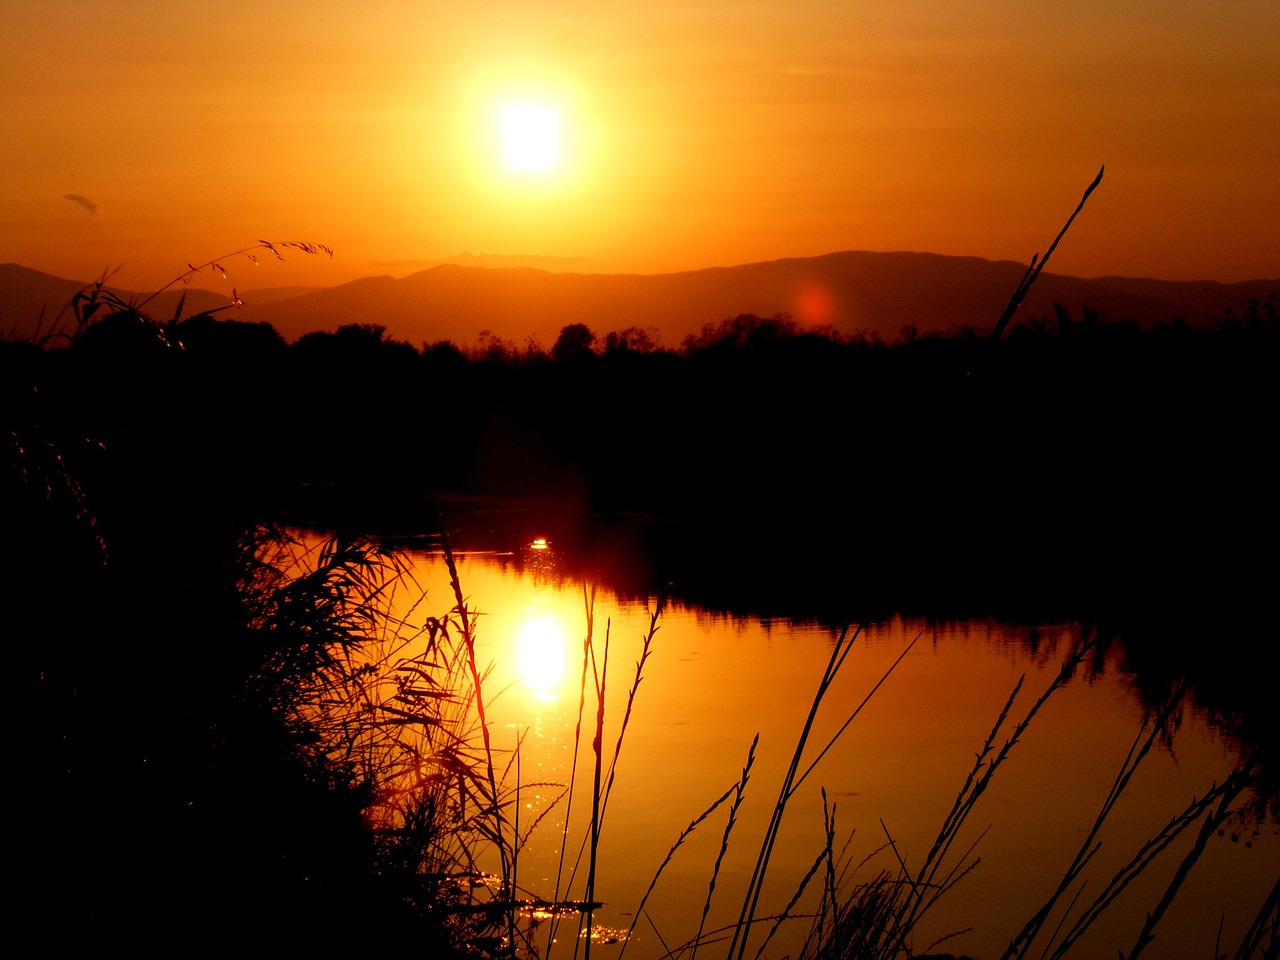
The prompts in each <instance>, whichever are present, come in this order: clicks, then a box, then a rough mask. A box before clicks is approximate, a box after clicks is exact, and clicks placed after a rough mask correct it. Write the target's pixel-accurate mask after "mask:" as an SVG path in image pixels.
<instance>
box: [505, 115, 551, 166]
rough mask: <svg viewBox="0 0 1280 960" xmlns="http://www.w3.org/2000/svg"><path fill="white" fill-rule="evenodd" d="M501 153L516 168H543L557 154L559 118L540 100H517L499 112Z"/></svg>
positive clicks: (549, 164) (549, 163) (548, 164)
mask: <svg viewBox="0 0 1280 960" xmlns="http://www.w3.org/2000/svg"><path fill="white" fill-rule="evenodd" d="M501 125H502V153H503V156H504V157H506V160H507V164H508V165H509V166H511V167H513V168H515V169H516V170H547V169H550V168H551V167H553V166H554V165H555V163H556V160H557V159H559V156H560V118H559V117H558V116H557V115H556V112H555V111H554V110H552V109H551V108H550V107H548V106H544V105H543V104H540V103H518V104H513V105H512V106H509V107H507V109H506V110H504V111H503V113H502V120H501Z"/></svg>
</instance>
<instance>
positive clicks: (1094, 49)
mask: <svg viewBox="0 0 1280 960" xmlns="http://www.w3.org/2000/svg"><path fill="white" fill-rule="evenodd" d="M1276 37H1280V3H1277V2H1275V0H1241V2H1237V3H1231V4H1223V3H1220V2H1213V0H1166V2H1161V3H1157V2H1154V0H1127V2H1125V3H1120V4H1116V3H1113V2H1106V3H1104V2H1101V0H1098V2H1094V0H1083V2H1078V3H1072V4H1030V3H1025V2H1018V3H1015V2H1012V0H967V2H965V3H962V4H961V3H943V2H925V0H859V2H857V3H849V2H845V0H799V2H797V0H790V2H739V3H709V2H697V0H681V2H679V3H674V2H669V0H654V2H650V3H647V4H634V3H621V2H613V0H596V2H593V3H591V4H586V3H563V2H548V0H542V2H538V3H504V2H500V0H497V2H487V3H478V4H469V5H465V6H464V5H461V4H457V3H433V2H424V0H371V2H368V3H359V4H355V3H336V2H329V0H309V2H305V3H302V2H278V0H250V2H246V0H224V2H222V3H218V4H213V5H209V4H193V3H172V2H166V0H161V2H152V0H116V2H111V3H106V2H98V0H4V2H3V3H2V4H0V104H2V107H0V110H2V114H0V115H2V116H3V120H4V127H5V136H4V137H3V138H2V139H0V170H3V177H0V261H14V262H18V263H22V264H24V265H26V266H30V267H35V268H37V269H41V270H46V271H48V272H51V273H55V274H59V275H62V276H66V277H71V278H73V279H93V278H94V277H96V276H98V275H99V274H101V273H102V271H103V270H104V269H105V268H108V267H116V266H121V267H122V269H121V270H120V272H119V273H118V274H117V275H116V280H117V282H118V283H119V284H120V285H122V286H126V287H131V288H135V289H144V290H145V289H151V288H152V287H154V286H157V285H160V284H163V283H164V282H166V281H167V280H169V279H171V278H173V277H174V276H175V275H176V274H177V273H178V272H179V271H180V270H181V269H182V267H183V265H184V264H185V263H187V262H188V261H195V262H197V263H199V262H201V261H203V260H207V259H209V258H212V257H216V256H220V255H222V254H225V253H227V252H229V251H232V250H235V249H237V248H240V247H243V246H245V245H247V244H251V243H253V242H254V241H255V240H258V239H270V240H307V241H313V242H317V243H323V244H326V245H328V246H330V247H332V248H333V249H334V251H335V257H334V259H333V260H332V261H328V260H327V259H313V258H309V257H305V256H301V255H299V256H298V257H291V258H290V260H289V262H288V263H285V264H279V263H271V264H267V263H264V264H263V266H261V267H258V268H253V267H252V266H251V265H250V264H248V262H247V261H244V263H243V264H240V265H239V266H237V265H236V264H234V263H228V264H227V266H228V268H229V269H230V270H232V272H233V273H234V274H235V276H233V280H234V281H235V282H236V283H237V284H238V285H239V287H240V288H241V289H251V288H253V287H261V286H277V285H283V284H291V283H306V284H330V283H339V282H344V281H346V280H349V279H353V278H355V277H358V276H363V275H367V274H377V273H390V274H393V275H396V276H400V275H404V274H407V273H409V272H412V271H413V270H415V269H418V268H419V267H421V266H422V265H423V264H424V262H426V261H430V260H434V259H437V258H442V257H447V256H450V255H452V254H455V253H458V252H460V251H462V250H471V251H475V252H480V251H486V252H494V253H504V254H513V253H519V254H547V255H555V256H572V257H583V258H586V263H585V264H584V265H583V266H582V269H588V270H598V271H624V272H643V273H649V272H661V271H668V270H683V269H694V268H699V267H705V266H716V265H728V264H735V263H743V262H750V261H756V260H768V259H775V258H778V257H786V256H807V255H812V254H819V253H826V252H830V251H834V250H844V249H868V250H924V251H931V252H937V253H946V254H963V255H976V256H982V257H988V258H992V259H1013V260H1019V261H1023V262H1025V261H1026V260H1027V258H1028V257H1029V256H1030V255H1031V254H1032V253H1033V252H1035V251H1043V250H1044V249H1045V247H1046V246H1047V244H1048V243H1049V241H1050V240H1052V238H1053V236H1054V234H1055V233H1056V232H1057V230H1058V229H1059V228H1060V226H1061V225H1062V223H1063V222H1064V220H1065V219H1066V217H1067V215H1068V214H1069V213H1070V212H1071V210H1072V209H1073V208H1074V206H1075V204H1076V202H1077V201H1078V200H1079V197H1080V194H1081V192H1082V191H1083V189H1084V187H1085V186H1087V184H1088V183H1089V181H1090V180H1091V179H1092V178H1093V176H1094V174H1095V173H1096V172H1097V170H1098V167H1099V166H1100V165H1102V164H1104V163H1105V164H1106V169H1107V172H1106V177H1105V179H1104V180H1103V183H1102V185H1101V187H1100V188H1099V190H1098V191H1097V192H1096V193H1095V194H1094V195H1093V197H1092V198H1091V199H1090V201H1089V205H1088V206H1087V207H1086V208H1085V211H1084V213H1083V214H1082V216H1081V217H1080V219H1079V220H1078V221H1077V223H1076V224H1075V226H1074V227H1073V228H1072V230H1071V232H1070V233H1069V234H1068V237H1067V239H1066V240H1065V241H1064V242H1063V245H1062V246H1061V247H1060V248H1059V249H1058V251H1057V252H1056V253H1055V254H1054V259H1053V261H1052V268H1051V269H1052V270H1053V271H1055V272H1059V273H1069V274H1075V275H1079V276H1100V275H1105V274H1120V275H1127V276H1151V277H1161V278H1169V279H1216V280H1222V281H1232V280H1241V279H1247V278H1257V277H1275V276H1278V275H1280V57H1276V56H1275V46H1274V45H1275V38H1276ZM513 100H532V101H538V102H542V103H545V104H547V105H549V106H553V107H554V108H556V109H557V110H558V111H559V113H560V117H561V125H562V141H561V162H560V164H559V166H558V167H556V168H555V169H554V170H552V171H550V172H533V173H529V172H525V173H521V174H515V173H513V172H511V171H508V170H506V169H505V168H504V166H503V165H502V156H501V150H500V148H499V144H498V139H497V138H498V114H499V112H500V110H501V108H502V107H503V106H504V105H505V104H507V103H509V102H511V101H513Z"/></svg>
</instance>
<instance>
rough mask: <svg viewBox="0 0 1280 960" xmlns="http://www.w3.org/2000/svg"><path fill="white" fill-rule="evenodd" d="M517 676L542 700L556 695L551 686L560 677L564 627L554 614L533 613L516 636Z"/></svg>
mask: <svg viewBox="0 0 1280 960" xmlns="http://www.w3.org/2000/svg"><path fill="white" fill-rule="evenodd" d="M516 642H517V662H518V663H519V665H520V676H521V677H522V678H523V679H524V682H525V683H526V684H528V685H529V686H530V687H532V688H533V691H534V693H535V694H536V695H537V696H538V698H539V699H542V700H556V699H559V694H557V693H556V692H555V688H556V686H557V685H559V683H560V681H561V680H562V679H563V678H564V661H565V651H564V631H563V630H561V629H560V624H559V623H557V622H556V619H555V617H550V616H534V617H531V618H530V619H528V620H526V621H525V622H524V625H523V626H522V627H521V628H520V634H519V637H518V638H517V641H516Z"/></svg>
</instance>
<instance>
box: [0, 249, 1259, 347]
mask: <svg viewBox="0 0 1280 960" xmlns="http://www.w3.org/2000/svg"><path fill="white" fill-rule="evenodd" d="M1025 270H1026V267H1025V266H1024V265H1023V264H1020V263H1017V262H1014V261H1011V260H987V259H984V258H982V257H976V256H951V255H945V254H934V253H925V252H907V251H893V252H874V251H836V252H833V253H827V254H821V255H817V256H810V257H786V258H780V259H777V260H767V261H759V262H755V263H748V264H737V265H732V266H711V267H704V268H700V269H697V270H690V271H680V272H672V273H660V274H625V273H611V274H601V273H572V272H562V271H549V270H545V269H541V268H536V267H530V266H510V267H489V266H474V265H465V264H456V263H442V264H437V265H435V266H432V267H428V268H426V269H423V270H419V271H416V272H414V273H411V274H408V275H407V276H404V277H400V278H395V277H392V276H390V275H387V274H382V275H377V276H367V277H361V278H358V279H356V280H353V281H350V282H347V283H343V284H339V285H336V286H332V287H323V288H314V289H301V290H299V289H298V288H283V289H280V290H270V289H268V290H261V291H254V290H246V291H241V293H240V296H241V298H242V299H243V300H244V305H243V306H241V307H240V308H238V309H235V310H223V312H221V313H220V314H219V316H220V317H221V318H223V319H237V320H242V321H246V322H267V323H270V324H271V325H272V326H274V327H275V328H276V329H277V330H278V331H279V332H280V333H281V335H282V336H284V337H285V339H286V340H289V341H293V340H296V339H297V338H299V337H301V336H303V335H305V334H307V333H311V332H323V331H332V330H336V329H337V328H338V327H339V326H341V325H343V324H348V323H372V324H377V325H381V326H383V327H385V328H386V333H387V336H388V337H390V338H392V339H397V340H402V341H406V342H409V343H412V344H415V345H419V344H422V343H434V342H439V341H441V340H451V341H453V342H454V343H456V344H458V345H460V346H469V345H472V344H474V343H475V342H477V340H478V339H480V338H482V337H485V336H488V337H498V338H501V339H504V340H507V341H511V342H513V343H515V344H517V345H521V344H523V343H525V342H537V343H538V344H540V345H541V346H542V347H547V346H549V345H550V344H551V343H553V342H554V341H555V338H556V337H557V336H558V333H559V331H560V330H561V329H562V328H563V327H565V326H567V325H569V324H573V323H583V324H585V325H586V326H588V327H590V328H591V329H592V330H593V331H595V332H596V333H598V334H601V335H603V334H604V333H606V332H608V331H611V330H623V329H626V328H628V327H640V328H644V329H649V330H651V331H654V332H656V333H657V335H658V339H659V342H660V343H662V344H663V345H666V346H678V345H679V344H680V342H681V341H682V340H683V339H684V338H685V337H687V336H689V335H691V334H697V333H698V332H699V331H700V330H701V329H702V327H703V326H705V325H707V324H715V323H718V322H719V321H721V320H723V319H725V318H727V317H733V316H737V315H739V314H745V313H754V314H757V315H760V316H773V315H775V314H788V315H790V316H792V317H793V318H794V319H795V320H796V321H797V322H798V323H799V324H800V325H802V326H804V327H818V328H825V329H829V330H834V331H837V332H839V333H841V334H844V335H863V336H874V337H880V338H881V339H884V340H893V339H895V338H897V337H898V336H900V335H901V333H902V332H903V330H904V328H912V327H913V328H914V329H915V330H916V332H917V333H918V334H922V335H923V334H929V333H945V332H950V331H955V330H958V329H960V328H965V327H971V328H976V329H978V330H989V329H990V328H991V326H992V325H993V324H994V323H995V320H996V318H998V317H999V315H1000V313H1001V311H1002V310H1003V309H1004V307H1005V305H1006V304H1007V302H1008V300H1009V297H1010V296H1011V294H1012V293H1013V290H1014V289H1015V288H1016V287H1017V285H1018V282H1019V281H1020V280H1021V278H1022V276H1023V274H1024V272H1025ZM84 286H85V284H82V283H78V282H76V281H70V280H64V279H62V278H58V277H54V276H53V275H51V274H45V273H42V272H40V271H36V270H32V269H30V268H27V267H22V266H20V265H17V264H0V331H3V333H4V335H5V336H7V337H9V338H13V337H15V336H23V335H26V332H29V330H30V329H32V328H34V327H36V326H37V325H38V324H37V321H38V320H39V318H40V317H41V316H43V317H44V318H45V323H46V325H47V324H48V322H49V318H52V317H54V316H56V315H57V311H58V310H59V309H61V308H63V307H65V305H66V303H67V302H68V301H69V300H70V298H71V297H72V296H74V294H75V293H76V292H77V291H78V290H80V289H82V288H83V287H84ZM1277 289H1280V279H1259V280H1249V281H1242V282H1236V283H1220V282H1218V281H1212V280H1198V281H1197V280H1154V279H1147V278H1135V277H1119V276H1106V277H1098V278H1093V279H1084V278H1080V277H1071V276H1066V275H1062V274H1054V273H1048V272H1045V273H1043V274H1041V275H1040V277H1039V278H1038V279H1037V281H1036V283H1035V285H1034V286H1033V287H1032V288H1031V292H1030V293H1029V294H1028V295H1027V297H1026V298H1025V300H1024V301H1023V303H1022V305H1021V307H1020V308H1019V310H1018V313H1017V314H1016V316H1015V322H1016V321H1018V320H1026V319H1028V318H1048V319H1050V320H1052V318H1053V317H1054V314H1055V304H1060V305H1061V306H1062V307H1063V308H1065V309H1066V310H1068V311H1069V312H1070V313H1071V314H1072V315H1073V316H1076V317H1077V318H1078V317H1080V316H1081V315H1082V314H1083V312H1084V311H1085V310H1091V311H1096V312H1097V313H1098V314H1100V315H1102V316H1104V317H1107V318H1108V319H1111V320H1132V321H1134V322H1136V323H1137V324H1139V325H1140V326H1144V327H1145V326H1150V325H1151V324H1153V323H1157V322H1161V321H1168V320H1173V319H1175V318H1181V319H1183V320H1185V321H1186V322H1187V323H1189V324H1191V325H1197V326H1198V325H1206V324H1207V323H1208V322H1209V318H1210V317H1212V316H1220V315H1222V314H1223V313H1224V312H1225V311H1226V309H1227V308H1230V307H1234V306H1235V305H1236V304H1237V303H1239V302H1242V301H1246V300H1248V299H1249V298H1251V297H1258V298H1259V299H1264V298H1266V297H1267V296H1268V295H1271V294H1274V293H1275V291H1276V290H1277ZM118 292H119V293H120V294H121V296H122V298H123V299H126V300H129V299H131V298H132V299H134V300H136V299H140V298H141V296H142V295H138V294H136V293H131V292H128V291H118ZM181 295H182V291H181V290H171V291H166V292H165V293H164V294H162V295H160V296H158V297H157V298H156V299H155V300H154V301H152V304H151V306H152V307H153V309H154V314H155V315H156V316H157V317H161V318H163V317H167V316H171V315H172V314H173V311H174V309H176V305H177V303H178V299H179V297H180V296H181ZM186 296H187V299H186V302H185V304H184V313H186V314H190V313H194V312H199V311H201V310H208V309H218V308H226V307H228V306H229V305H230V301H229V297H227V296H226V295H225V294H221V295H220V294H217V293H213V292H211V291H207V290H203V289H198V288H191V289H190V290H188V291H186ZM59 297H61V298H62V299H61V302H58V298H59ZM40 311H43V313H41V312H40Z"/></svg>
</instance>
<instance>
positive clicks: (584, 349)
mask: <svg viewBox="0 0 1280 960" xmlns="http://www.w3.org/2000/svg"><path fill="white" fill-rule="evenodd" d="M595 342H596V335H595V333H594V332H593V331H592V330H591V328H590V327H588V326H587V325H586V324H585V323H571V324H569V325H568V326H566V327H562V328H561V330H560V336H559V337H558V338H556V342H555V346H553V347H552V348H551V359H552V360H554V361H555V362H556V363H580V362H582V361H583V360H585V359H587V358H589V357H593V356H595V353H594V351H593V350H592V349H591V348H592V347H593V346H594V345H595Z"/></svg>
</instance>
